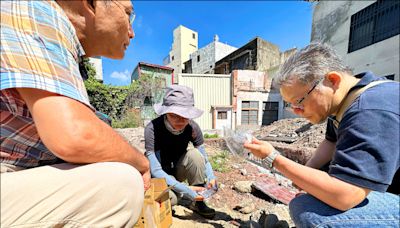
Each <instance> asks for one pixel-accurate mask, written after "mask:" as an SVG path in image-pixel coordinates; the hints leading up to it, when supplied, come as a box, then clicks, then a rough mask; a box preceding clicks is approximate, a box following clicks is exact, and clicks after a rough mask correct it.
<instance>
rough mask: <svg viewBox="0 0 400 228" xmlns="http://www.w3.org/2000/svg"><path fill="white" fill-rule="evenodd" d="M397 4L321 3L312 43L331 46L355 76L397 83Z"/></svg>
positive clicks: (399, 28)
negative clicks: (372, 76) (372, 75)
mask: <svg viewBox="0 0 400 228" xmlns="http://www.w3.org/2000/svg"><path fill="white" fill-rule="evenodd" d="M399 15H400V1H320V2H318V3H316V5H315V7H314V14H313V25H312V34H311V41H322V42H324V43H325V42H326V43H328V44H330V45H332V46H333V48H334V49H335V50H337V52H338V54H340V55H341V56H342V57H343V59H344V61H345V63H346V64H347V65H349V66H350V67H351V68H353V70H354V73H355V74H357V73H361V72H364V71H372V72H374V73H375V74H376V75H379V76H387V77H388V78H390V79H394V80H396V81H399V53H400V50H399V43H400V41H399V32H400V21H399V18H400V16H399Z"/></svg>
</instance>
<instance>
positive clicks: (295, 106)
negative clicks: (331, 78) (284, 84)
mask: <svg viewBox="0 0 400 228" xmlns="http://www.w3.org/2000/svg"><path fill="white" fill-rule="evenodd" d="M323 80H324V78H321V79H320V80H318V81H317V82H315V83H314V85H313V87H311V89H310V90H309V91H308V92H307V93H306V94H305V95H304V96H303V97H302V98H300V99H298V100H297V101H296V103H294V104H291V103H288V106H287V108H289V109H292V110H294V109H297V110H304V105H302V103H303V102H304V100H305V99H306V98H307V97H308V95H310V93H311V92H312V91H313V90H314V89H315V87H317V85H318V84H319V83H320V82H322V81H323Z"/></svg>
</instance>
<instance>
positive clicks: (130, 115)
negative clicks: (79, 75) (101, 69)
mask: <svg viewBox="0 0 400 228" xmlns="http://www.w3.org/2000/svg"><path fill="white" fill-rule="evenodd" d="M84 66H85V68H86V72H87V73H88V79H87V80H86V81H85V87H86V90H87V93H88V96H89V101H90V104H91V105H92V106H93V107H94V108H95V109H96V110H97V111H100V112H102V113H105V114H107V115H108V116H109V117H110V118H111V119H112V127H114V128H133V127H139V126H142V124H143V121H142V119H141V115H140V111H139V110H138V108H139V107H143V106H144V105H147V106H149V107H151V106H152V105H153V104H154V103H155V102H160V101H162V96H163V88H164V87H165V80H164V79H163V78H159V77H154V75H152V74H142V75H141V76H140V78H139V80H136V81H135V82H133V83H132V84H130V85H129V86H112V85H105V84H103V83H102V82H100V81H98V80H96V79H95V75H96V69H95V68H94V67H93V65H92V64H91V63H90V62H89V59H84ZM145 102H148V104H145ZM153 113H154V111H152V112H151V113H150V114H148V116H153V115H152V114H153Z"/></svg>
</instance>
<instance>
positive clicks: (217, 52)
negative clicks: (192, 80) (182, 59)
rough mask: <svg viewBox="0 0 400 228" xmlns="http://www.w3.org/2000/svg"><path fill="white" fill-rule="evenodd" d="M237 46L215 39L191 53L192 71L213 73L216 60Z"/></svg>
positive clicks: (194, 72) (195, 72)
mask: <svg viewBox="0 0 400 228" xmlns="http://www.w3.org/2000/svg"><path fill="white" fill-rule="evenodd" d="M236 49H237V48H235V47H232V46H230V45H227V44H224V43H221V42H219V41H213V42H212V43H209V44H208V45H206V46H205V47H202V48H200V49H199V50H197V51H195V52H193V53H192V54H190V59H191V73H193V74H213V73H214V68H215V62H217V61H218V60H220V59H222V58H223V57H225V56H227V55H228V54H230V53H231V52H233V51H235V50H236ZM198 56H200V61H198Z"/></svg>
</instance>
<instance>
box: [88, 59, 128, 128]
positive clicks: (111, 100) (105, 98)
mask: <svg viewBox="0 0 400 228" xmlns="http://www.w3.org/2000/svg"><path fill="white" fill-rule="evenodd" d="M84 64H85V68H86V71H87V72H88V76H89V78H88V79H87V80H86V81H85V87H86V91H87V93H88V96H89V101H90V104H91V105H92V106H93V107H94V108H95V109H96V110H98V111H100V112H102V113H105V114H107V115H108V116H109V117H110V118H111V119H113V121H114V120H116V119H119V117H120V116H121V115H122V114H123V112H124V111H125V109H124V103H125V99H126V97H127V96H128V93H129V91H130V86H111V85H105V84H103V83H101V82H100V81H98V80H96V79H95V75H96V69H95V68H94V67H93V65H92V64H91V63H90V62H89V60H87V59H85V60H84Z"/></svg>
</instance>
